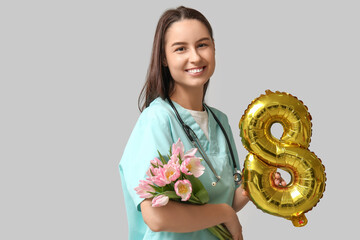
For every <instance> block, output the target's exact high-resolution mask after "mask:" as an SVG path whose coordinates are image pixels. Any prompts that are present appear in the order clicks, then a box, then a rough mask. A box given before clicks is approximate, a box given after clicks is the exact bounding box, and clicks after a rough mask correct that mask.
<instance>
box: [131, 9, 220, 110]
mask: <svg viewBox="0 0 360 240" xmlns="http://www.w3.org/2000/svg"><path fill="white" fill-rule="evenodd" d="M183 19H196V20H199V21H200V22H202V23H203V24H204V25H205V26H206V28H207V29H208V31H209V34H210V36H211V39H212V40H213V39H214V38H213V31H212V28H211V25H210V23H209V21H208V20H207V19H206V18H205V16H204V15H202V14H201V13H200V12H199V11H197V10H195V9H192V8H187V7H184V6H180V7H178V8H176V9H169V10H167V11H165V12H164V13H163V15H162V16H161V17H160V19H159V22H158V25H157V27H156V31H155V36H154V43H153V48H152V53H151V60H150V65H149V68H148V72H147V76H146V82H145V85H144V87H143V89H142V90H141V92H140V96H139V99H138V107H139V110H140V112H142V111H143V110H144V109H145V108H147V107H148V106H149V105H150V103H151V102H152V101H153V100H154V99H155V98H157V97H161V98H162V99H165V98H166V97H168V96H169V95H170V93H171V92H172V91H173V90H174V80H173V79H172V77H171V74H170V71H169V68H168V67H166V66H164V64H163V63H164V59H165V40H164V39H165V33H166V31H167V29H168V28H169V27H170V26H171V24H173V23H174V22H178V21H181V20H183ZM208 85H209V81H207V82H206V84H205V85H204V95H203V99H204V97H205V94H206V89H207V87H208Z"/></svg>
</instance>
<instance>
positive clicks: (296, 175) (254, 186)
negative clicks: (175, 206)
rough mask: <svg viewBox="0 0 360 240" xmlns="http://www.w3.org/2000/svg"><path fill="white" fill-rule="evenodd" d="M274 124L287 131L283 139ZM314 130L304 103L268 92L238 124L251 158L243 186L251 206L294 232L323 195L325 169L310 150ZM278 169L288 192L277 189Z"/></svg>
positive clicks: (247, 159) (303, 223)
mask: <svg viewBox="0 0 360 240" xmlns="http://www.w3.org/2000/svg"><path fill="white" fill-rule="evenodd" d="M274 123H280V124H281V125H282V126H283V128H284V132H283V134H282V137H281V138H280V139H277V138H275V137H274V136H273V135H272V134H271V131H270V129H271V126H272V125H273V124H274ZM311 126H312V124H311V115H310V113H309V112H308V110H307V107H306V106H305V105H304V104H303V103H302V102H301V101H300V100H298V99H297V98H296V97H294V96H292V95H290V94H288V93H282V92H271V91H270V90H267V91H266V94H265V95H261V96H260V97H258V98H256V99H255V100H253V101H252V103H251V104H250V105H249V107H248V108H247V109H246V110H245V113H244V115H243V116H242V117H241V120H240V123H239V127H240V136H241V138H242V143H243V145H244V147H245V148H246V149H247V150H248V151H249V152H250V153H249V154H248V155H247V157H246V159H245V162H244V168H243V184H244V188H245V190H247V192H248V193H249V195H250V199H251V201H252V202H253V203H254V204H255V205H256V206H257V207H258V208H260V209H261V210H263V211H264V212H266V213H269V214H272V215H275V216H280V217H283V218H286V219H289V220H291V221H292V223H293V224H294V226H296V227H302V226H305V225H306V224H307V219H306V217H305V215H304V213H306V212H308V211H310V210H311V209H312V208H313V207H314V206H316V204H317V203H318V202H319V201H320V198H321V197H322V196H323V192H324V191H325V181H326V176H325V167H324V166H323V165H322V163H321V160H320V159H319V158H318V157H317V156H316V155H315V154H314V153H313V152H310V151H309V149H308V147H309V144H310V137H311ZM278 168H280V169H283V170H284V171H286V172H288V173H289V174H290V175H291V181H290V182H289V183H288V184H287V185H286V186H277V185H275V184H274V175H275V173H276V172H277V169H278Z"/></svg>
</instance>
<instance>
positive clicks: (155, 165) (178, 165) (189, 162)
mask: <svg viewBox="0 0 360 240" xmlns="http://www.w3.org/2000/svg"><path fill="white" fill-rule="evenodd" d="M196 151H197V149H196V148H193V149H191V150H189V151H187V152H186V153H184V145H183V143H182V142H181V141H180V139H179V140H178V141H177V142H176V143H175V144H173V145H172V147H171V149H170V155H168V156H167V157H168V160H166V159H165V158H164V157H163V156H162V155H161V154H160V152H159V151H158V153H159V158H155V159H153V160H151V161H150V168H149V170H148V171H147V172H146V175H147V176H148V177H147V178H146V180H140V184H139V186H138V187H136V188H135V191H136V193H137V194H138V195H139V196H140V197H141V198H152V206H153V207H161V206H165V205H166V204H167V203H168V202H169V199H171V200H174V201H183V202H188V203H192V204H205V203H207V202H208V201H209V195H208V192H207V191H206V189H205V187H204V185H203V184H202V183H201V181H200V180H199V179H198V177H200V176H201V175H202V174H203V173H204V170H205V167H204V166H203V165H202V164H201V161H202V159H200V158H198V157H196V156H195V153H196ZM208 230H209V231H210V232H211V233H212V234H214V235H215V236H216V237H218V238H219V239H231V234H230V233H229V231H228V230H227V229H226V227H225V226H223V225H217V226H214V227H211V228H208Z"/></svg>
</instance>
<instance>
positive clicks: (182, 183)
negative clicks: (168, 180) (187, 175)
mask: <svg viewBox="0 0 360 240" xmlns="http://www.w3.org/2000/svg"><path fill="white" fill-rule="evenodd" d="M174 188H175V192H176V195H178V196H180V197H181V201H187V200H189V198H190V196H191V192H192V186H191V183H190V181H189V180H178V181H177V182H176V183H175V186H174Z"/></svg>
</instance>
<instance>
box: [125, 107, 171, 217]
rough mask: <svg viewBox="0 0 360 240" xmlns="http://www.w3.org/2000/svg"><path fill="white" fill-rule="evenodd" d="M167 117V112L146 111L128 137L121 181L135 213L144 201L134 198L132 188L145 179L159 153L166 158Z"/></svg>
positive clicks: (136, 196)
mask: <svg viewBox="0 0 360 240" xmlns="http://www.w3.org/2000/svg"><path fill="white" fill-rule="evenodd" d="M169 117H170V116H169V115H168V114H167V113H166V111H161V110H160V111H157V110H156V109H145V111H144V112H143V113H142V114H141V115H140V117H139V119H138V121H137V123H136V125H135V127H134V129H133V131H132V133H131V135H130V138H129V140H128V143H127V145H126V147H125V150H124V153H123V156H122V158H121V160H120V164H119V168H120V177H121V181H122V182H123V188H126V189H123V190H124V191H127V195H128V196H129V199H130V202H132V204H134V207H135V208H136V209H137V210H138V211H140V203H141V202H142V201H143V200H144V199H143V198H140V197H139V196H138V195H137V194H136V191H135V190H134V188H135V187H137V186H138V185H139V181H140V180H145V178H146V177H147V176H146V171H147V170H148V169H149V166H150V160H152V159H154V158H155V157H158V156H159V154H158V151H159V152H160V153H161V154H163V155H165V154H168V152H169V149H170V146H171V144H172V143H173V141H172V137H171V129H170V121H169ZM130 204H131V203H130Z"/></svg>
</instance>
